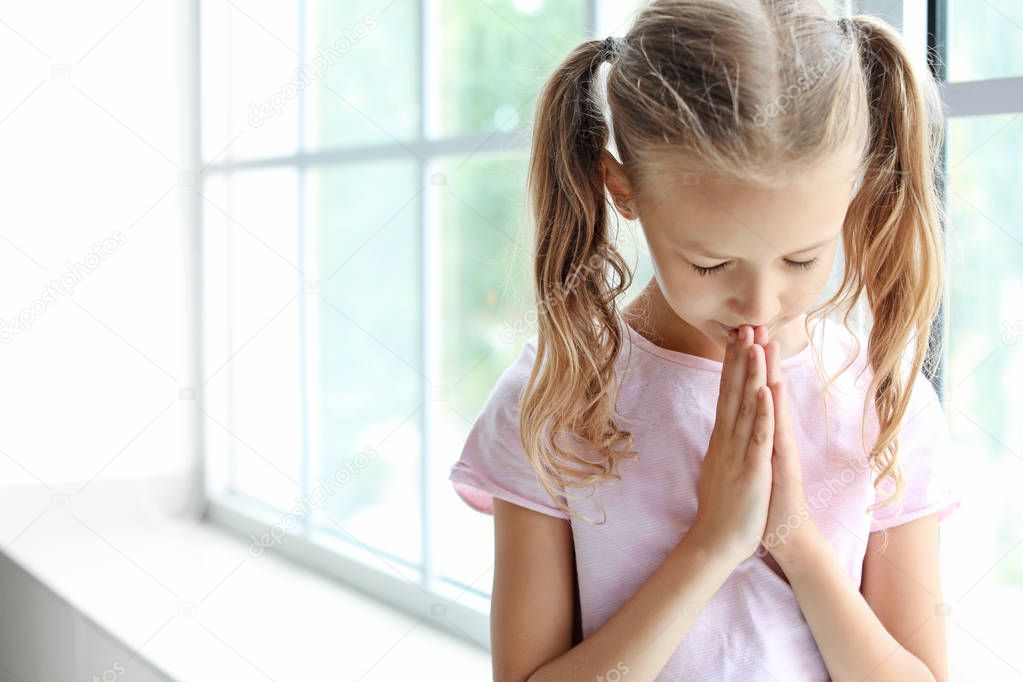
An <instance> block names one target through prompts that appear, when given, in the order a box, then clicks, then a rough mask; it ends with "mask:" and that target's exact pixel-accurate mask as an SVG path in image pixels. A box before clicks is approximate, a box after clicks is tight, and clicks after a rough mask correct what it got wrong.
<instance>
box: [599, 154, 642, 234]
mask: <svg viewBox="0 0 1023 682" xmlns="http://www.w3.org/2000/svg"><path fill="white" fill-rule="evenodd" d="M600 179H601V182H603V183H604V186H606V187H607V191H608V192H609V193H610V194H611V199H612V200H613V201H614V204H615V208H617V209H618V212H619V213H620V214H621V215H622V217H623V218H625V219H626V220H635V219H636V218H637V217H638V212H637V210H636V201H635V197H634V196H633V193H632V188H631V187H630V185H629V179H628V177H626V175H625V169H624V168H623V167H622V164H620V163H618V159H616V158H615V157H614V156H612V155H611V153H610V152H609V151H608V150H606V149H605V150H603V151H602V152H601V154H600Z"/></svg>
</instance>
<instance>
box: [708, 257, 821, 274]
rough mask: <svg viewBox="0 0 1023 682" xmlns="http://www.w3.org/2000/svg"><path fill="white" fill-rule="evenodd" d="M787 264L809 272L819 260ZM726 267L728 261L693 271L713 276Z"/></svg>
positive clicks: (788, 261)
mask: <svg viewBox="0 0 1023 682" xmlns="http://www.w3.org/2000/svg"><path fill="white" fill-rule="evenodd" d="M785 263H786V264H787V265H788V266H789V267H791V268H794V269H797V270H809V269H811V268H813V266H814V265H816V264H817V258H811V259H810V260H807V261H792V260H787V261H785ZM726 265H728V261H725V262H724V263H721V264H720V265H715V266H714V267H712V268H701V267H700V266H699V265H693V270H695V271H696V274H698V275H712V274H714V273H715V272H718V271H719V270H721V269H722V268H724V267H725V266H726Z"/></svg>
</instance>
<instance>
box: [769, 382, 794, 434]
mask: <svg viewBox="0 0 1023 682" xmlns="http://www.w3.org/2000/svg"><path fill="white" fill-rule="evenodd" d="M768 386H769V387H770V388H771V395H772V397H773V402H774V405H773V407H774V421H775V429H774V438H775V447H778V448H785V447H787V446H788V445H789V444H790V443H791V442H792V420H791V418H790V416H789V405H788V391H787V390H786V388H785V382H784V381H783V380H780V379H779V380H778V381H776V382H775V383H773V384H772V383H768Z"/></svg>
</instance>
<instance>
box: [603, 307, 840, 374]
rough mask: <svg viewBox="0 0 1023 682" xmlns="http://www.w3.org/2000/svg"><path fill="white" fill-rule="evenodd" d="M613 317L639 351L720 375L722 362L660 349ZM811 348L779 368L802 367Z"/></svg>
mask: <svg viewBox="0 0 1023 682" xmlns="http://www.w3.org/2000/svg"><path fill="white" fill-rule="evenodd" d="M615 315H616V316H617V318H618V322H619V324H621V325H622V326H624V327H625V329H626V330H627V331H628V334H629V339H630V340H631V342H632V343H633V344H634V345H635V346H637V347H638V348H640V349H641V350H644V351H646V352H647V353H650V354H651V355H654V356H656V357H659V358H662V359H664V360H667V361H668V362H672V363H674V364H677V365H684V366H686V367H694V368H696V369H704V370H708V371H711V372H718V373H719V374H720V373H721V369H722V368H723V367H724V363H723V362H719V361H717V360H711V359H710V358H705V357H702V356H699V355H691V354H689V353H683V352H681V351H677V350H670V349H668V348H662V347H661V346H658V345H657V344H655V343H654V342H653V341H651V340H650V339H648V338H646V337H645V336H643V335H642V334H640V333H639V332H638V331H636V330H635V329H633V327H632V325H630V324H629V323H628V322H626V320H625V317H624V316H623V315H622V312H621V311H620V310H617V309H616V310H615ZM820 321H821V320H818V322H820ZM813 331H816V330H815V328H814V327H811V332H813ZM812 347H813V343H812V341H810V342H808V343H807V344H806V345H805V346H803V348H802V349H800V351H799V352H798V353H796V354H795V355H790V356H789V357H787V358H784V359H783V360H782V361H781V368H782V369H788V368H790V367H796V366H799V365H802V364H803V363H805V362H808V361H810V360H811V359H812V356H811V355H810V352H811V350H812Z"/></svg>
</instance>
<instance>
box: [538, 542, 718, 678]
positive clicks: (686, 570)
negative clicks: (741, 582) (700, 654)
mask: <svg viewBox="0 0 1023 682" xmlns="http://www.w3.org/2000/svg"><path fill="white" fill-rule="evenodd" d="M734 568H735V562H733V561H730V560H728V559H727V558H725V557H724V555H722V554H721V553H719V552H716V551H714V550H713V549H712V547H711V545H709V544H708V543H704V542H702V538H701V537H700V536H699V535H698V534H694V533H692V532H691V533H689V534H687V535H686V536H684V537H683V538H682V540H681V541H680V542H679V544H678V545H677V546H676V547H675V549H674V550H672V552H671V553H670V554H668V557H667V558H666V559H665V560H664V562H663V563H662V564H661V565H660V566H658V567H657V569H656V570H655V571H654V572H653V573H652V574H651V575H650V577H649V578H647V580H646V582H644V583H643V584H642V585H641V586H640V588H639V590H637V591H636V593H635V594H634V595H632V597H631V598H630V599H629V600H628V601H627V602H625V604H624V605H623V606H622V608H621V609H619V610H618V612H617V613H615V614H614V615H613V616H611V618H609V619H608V621H607V622H606V623H604V625H602V626H601V627H600V628H598V629H597V630H596V631H595V632H594V633H593V634H591V635H590V636H589V637H588V638H586V639H585V640H584V641H582V642H580V643H579V644H577V645H576V646H575V647H573V648H572V649H571V650H569V651H567V652H565V653H564V654H562V655H561V656H559V657H558V658H555V659H553V660H551V661H548V662H547V663H546V664H544V665H543V666H541V667H540V668H539V669H538V670H537V671H536V672H534V673H533V674H532V675H531V676H530V677H529V680H530V682H543V681H545V680H569V679H571V680H576V679H579V680H582V679H588V680H601V679H605V678H612V679H614V678H613V675H615V674H616V673H617V674H618V675H623V674H624V672H625V671H626V670H627V673H628V678H629V679H630V680H634V681H636V682H638V681H639V680H653V679H654V678H656V677H657V675H658V674H660V672H661V670H662V669H663V668H664V666H665V664H667V662H668V659H669V658H671V655H672V654H673V653H674V652H675V650H676V649H677V648H678V645H679V642H681V641H682V638H683V637H684V636H685V634H686V633H687V632H688V631H689V629H690V628H691V627H692V626H693V624H694V623H695V622H696V619H697V618H698V617H699V614H700V611H701V610H702V607H703V605H704V604H706V603H707V601H708V600H709V599H710V598H711V597H712V596H713V595H714V593H715V592H717V590H718V588H720V587H721V585H722V584H723V583H724V582H725V580H726V579H727V578H728V576H729V575H730V574H731V572H732V570H734ZM612 671H614V672H612Z"/></svg>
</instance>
